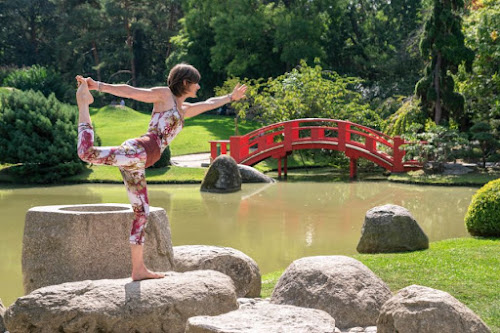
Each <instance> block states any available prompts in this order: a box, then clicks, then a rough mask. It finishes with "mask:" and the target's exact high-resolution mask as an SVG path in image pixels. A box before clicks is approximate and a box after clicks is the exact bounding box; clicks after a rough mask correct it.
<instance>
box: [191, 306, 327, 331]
mask: <svg viewBox="0 0 500 333" xmlns="http://www.w3.org/2000/svg"><path fill="white" fill-rule="evenodd" d="M264 332H286V333H333V332H335V320H334V319H333V318H332V317H331V316H330V315H329V314H328V313H326V312H324V311H321V310H313V309H307V308H301V307H297V306H291V305H275V304H268V303H258V304H255V305H253V306H251V307H245V308H241V309H239V310H237V311H232V312H229V313H226V314H222V315H219V316H212V317H210V316H198V317H193V318H189V320H188V323H187V325H186V333H264Z"/></svg>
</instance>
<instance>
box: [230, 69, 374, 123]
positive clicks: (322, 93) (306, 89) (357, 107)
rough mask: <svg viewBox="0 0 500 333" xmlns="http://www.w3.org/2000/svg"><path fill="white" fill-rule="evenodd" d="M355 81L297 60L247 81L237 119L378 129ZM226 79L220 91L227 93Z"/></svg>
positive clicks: (238, 107) (239, 104) (357, 79)
mask: <svg viewBox="0 0 500 333" xmlns="http://www.w3.org/2000/svg"><path fill="white" fill-rule="evenodd" d="M360 82H361V81H360V79H359V78H353V77H343V76H340V75H339V74H337V73H336V72H333V71H328V70H323V68H322V67H321V66H320V65H319V64H316V65H315V66H309V65H307V63H306V62H305V61H301V64H300V66H299V67H298V68H295V69H293V70H291V71H290V72H287V73H285V74H283V75H280V76H278V77H277V78H275V79H273V78H270V79H268V80H267V81H265V82H263V81H255V80H251V81H249V82H248V83H249V86H250V87H249V91H247V95H248V98H247V99H246V100H242V101H241V102H239V103H237V104H235V107H236V109H237V111H238V113H239V115H240V116H241V117H244V116H245V115H246V114H248V113H252V116H254V117H258V118H260V119H261V120H263V121H264V123H265V124H270V123H276V122H282V121H286V120H292V119H299V118H332V119H341V120H350V121H353V122H355V123H358V124H361V125H365V126H368V127H372V128H375V129H380V128H381V124H382V119H381V118H380V117H379V116H378V114H376V113H375V112H373V111H372V110H370V108H369V106H368V105H367V104H366V103H365V102H364V101H363V98H362V96H361V94H360V93H359V92H358V91H356V90H355V86H357V85H359V83H360ZM233 83H234V80H228V81H227V82H226V83H225V84H224V86H223V88H222V89H221V92H226V91H229V90H230V89H231V88H232V86H233Z"/></svg>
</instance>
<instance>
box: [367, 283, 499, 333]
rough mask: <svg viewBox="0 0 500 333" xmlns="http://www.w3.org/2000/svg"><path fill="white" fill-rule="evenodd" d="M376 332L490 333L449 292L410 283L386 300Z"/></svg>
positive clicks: (479, 319) (482, 323) (481, 322)
mask: <svg viewBox="0 0 500 333" xmlns="http://www.w3.org/2000/svg"><path fill="white" fill-rule="evenodd" d="M377 332H378V333H397V332H412V333H435V332H439V333H491V331H490V330H489V328H488V327H487V326H486V324H485V323H484V322H483V321H482V320H481V318H479V317H478V316H477V315H476V314H475V313H474V312H472V311H471V310H470V309H469V308H468V307H466V306H465V305H464V304H462V303H460V302H459V301H458V300H457V299H456V298H454V297H453V296H451V295H450V294H448V293H446V292H444V291H441V290H436V289H432V288H429V287H423V286H417V285H412V286H409V287H406V288H404V289H401V290H400V291H399V292H398V293H397V294H396V295H394V296H393V297H392V298H391V299H389V300H388V301H387V302H386V303H385V304H384V306H383V307H382V309H381V311H380V316H379V318H378V320H377Z"/></svg>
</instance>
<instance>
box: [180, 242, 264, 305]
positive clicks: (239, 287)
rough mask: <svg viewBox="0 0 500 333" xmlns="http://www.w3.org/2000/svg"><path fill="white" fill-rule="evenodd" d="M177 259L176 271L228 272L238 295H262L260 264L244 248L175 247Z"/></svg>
mask: <svg viewBox="0 0 500 333" xmlns="http://www.w3.org/2000/svg"><path fill="white" fill-rule="evenodd" d="M174 262H175V268H174V270H175V271H176V272H187V271H193V270H200V269H211V270H214V271H219V272H221V273H224V274H226V275H228V276H229V277H231V279H233V282H234V285H235V287H236V295H237V296H238V297H259V296H260V288H261V277H260V270H259V266H258V265H257V263H256V262H255V260H253V259H252V258H250V257H249V256H247V255H246V254H244V253H243V252H241V251H238V250H235V249H232V248H230V247H219V246H207V245H184V246H174Z"/></svg>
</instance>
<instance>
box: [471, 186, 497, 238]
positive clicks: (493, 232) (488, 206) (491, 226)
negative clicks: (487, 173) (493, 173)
mask: <svg viewBox="0 0 500 333" xmlns="http://www.w3.org/2000/svg"><path fill="white" fill-rule="evenodd" d="M465 226H466V227H467V230H468V231H469V233H470V234H471V235H473V236H483V237H499V236H500V179H496V180H492V181H491V182H489V183H487V184H486V185H484V186H483V187H482V188H480V189H479V190H478V191H477V192H476V194H474V196H473V197H472V202H471V204H470V205H469V209H468V210H467V214H466V215H465Z"/></svg>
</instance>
